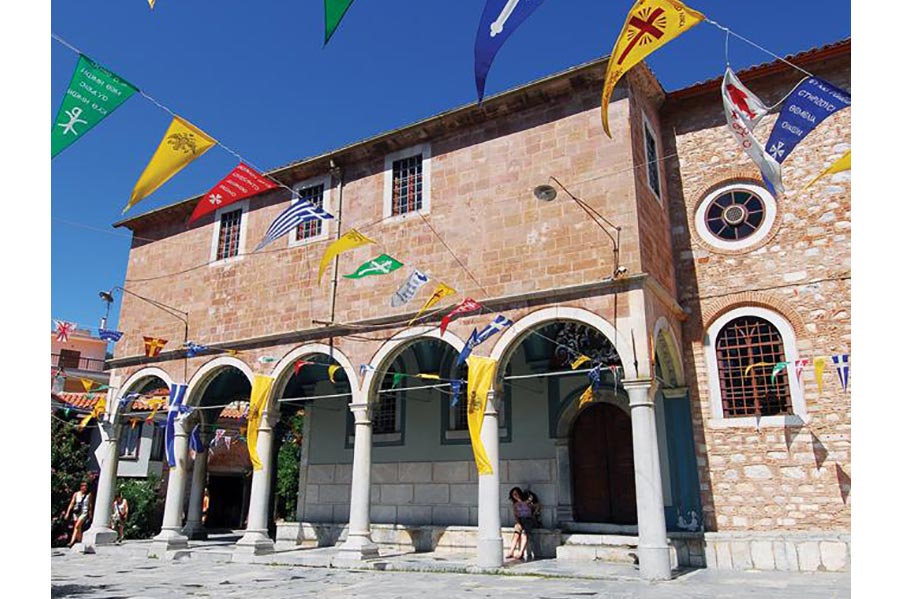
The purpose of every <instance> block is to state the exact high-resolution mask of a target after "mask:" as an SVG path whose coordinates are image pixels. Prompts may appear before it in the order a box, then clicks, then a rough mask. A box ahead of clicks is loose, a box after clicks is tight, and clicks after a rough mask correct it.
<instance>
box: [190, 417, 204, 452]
mask: <svg viewBox="0 0 902 599" xmlns="http://www.w3.org/2000/svg"><path fill="white" fill-rule="evenodd" d="M188 447H189V448H190V449H191V451H193V452H194V453H195V454H198V453H203V452H204V442H203V440H202V439H201V438H200V424H195V425H194V428H192V429H191V436H189V437H188Z"/></svg>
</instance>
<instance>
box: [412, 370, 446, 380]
mask: <svg viewBox="0 0 902 599" xmlns="http://www.w3.org/2000/svg"><path fill="white" fill-rule="evenodd" d="M417 378H418V379H426V380H429V381H440V380H442V379H441V378H439V376H438V375H437V374H428V373H425V372H421V373H420V374H418V375H417Z"/></svg>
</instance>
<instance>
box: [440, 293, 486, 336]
mask: <svg viewBox="0 0 902 599" xmlns="http://www.w3.org/2000/svg"><path fill="white" fill-rule="evenodd" d="M481 309H482V304H480V303H479V302H477V301H476V300H474V299H473V298H471V297H468V298H466V299H464V301H462V302H460V303H459V304H457V306H455V308H454V309H453V310H451V312H449V313H448V314H446V315H445V316H444V318H442V324H441V326H440V327H439V330H440V331H441V335H444V334H445V331H446V330H447V329H448V325H449V324H450V323H451V319H452V318H454V317H455V316H458V315H460V314H466V313H467V312H475V311H476V310H481ZM441 335H440V336H441Z"/></svg>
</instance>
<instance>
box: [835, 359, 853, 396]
mask: <svg viewBox="0 0 902 599" xmlns="http://www.w3.org/2000/svg"><path fill="white" fill-rule="evenodd" d="M833 365H834V366H836V374H837V375H838V376H839V382H840V384H842V390H843V391H848V389H849V354H839V355H836V356H833Z"/></svg>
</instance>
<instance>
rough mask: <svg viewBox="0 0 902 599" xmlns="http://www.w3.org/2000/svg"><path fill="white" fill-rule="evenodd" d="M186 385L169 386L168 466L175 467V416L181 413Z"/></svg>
mask: <svg viewBox="0 0 902 599" xmlns="http://www.w3.org/2000/svg"><path fill="white" fill-rule="evenodd" d="M187 389H188V385H177V384H176V385H172V387H170V388H169V410H168V412H167V413H166V461H167V462H169V467H170V468H174V467H175V418H176V416H178V415H179V413H181V412H182V411H183V410H182V407H183V406H182V402H183V401H185V391H186V390H187Z"/></svg>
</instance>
